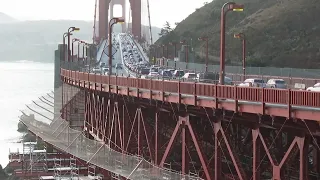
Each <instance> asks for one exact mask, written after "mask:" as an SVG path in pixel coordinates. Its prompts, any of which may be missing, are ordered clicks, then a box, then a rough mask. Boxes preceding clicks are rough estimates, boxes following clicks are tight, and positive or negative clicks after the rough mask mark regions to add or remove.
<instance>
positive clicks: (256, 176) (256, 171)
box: [252, 129, 261, 180]
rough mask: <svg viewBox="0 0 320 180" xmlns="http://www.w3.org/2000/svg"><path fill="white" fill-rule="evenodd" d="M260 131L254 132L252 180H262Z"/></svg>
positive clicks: (254, 130)
mask: <svg viewBox="0 0 320 180" xmlns="http://www.w3.org/2000/svg"><path fill="white" fill-rule="evenodd" d="M258 133H259V130H256V129H253V130H252V148H253V157H252V173H253V175H252V180H260V176H261V173H260V160H261V157H260V150H261V147H260V144H261V142H260V140H259V139H258V136H259V134H258Z"/></svg>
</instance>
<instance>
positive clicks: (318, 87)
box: [307, 83, 320, 92]
mask: <svg viewBox="0 0 320 180" xmlns="http://www.w3.org/2000/svg"><path fill="white" fill-rule="evenodd" d="M307 91H315V92H320V83H316V84H315V85H313V86H311V87H308V88H307Z"/></svg>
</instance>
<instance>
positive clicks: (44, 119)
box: [20, 85, 201, 180]
mask: <svg viewBox="0 0 320 180" xmlns="http://www.w3.org/2000/svg"><path fill="white" fill-rule="evenodd" d="M74 89H75V87H71V86H66V85H65V86H64V90H63V92H64V93H67V94H68V96H67V97H68V98H67V99H66V101H70V100H71V99H72V98H73V97H74V96H75V95H76V94H77V93H78V92H79V90H74ZM59 90H60V91H61V89H58V90H57V91H59ZM59 95H60V97H59ZM48 96H49V98H52V99H56V98H57V99H61V93H54V95H52V94H49V95H48ZM49 98H48V99H49ZM36 103H37V104H35V103H32V104H30V105H28V106H27V108H26V109H25V110H24V111H22V113H23V115H22V116H21V117H20V121H21V122H23V123H24V124H25V125H26V126H27V127H28V129H29V130H30V131H32V132H33V133H34V134H36V136H38V137H41V138H42V139H43V140H44V141H46V142H48V143H50V144H52V145H53V146H55V147H57V148H58V149H60V150H62V151H64V152H66V153H68V154H71V155H73V156H75V157H77V158H79V159H81V160H83V161H86V162H88V163H89V164H93V165H96V166H99V167H100V168H102V169H105V170H107V171H109V172H111V173H113V174H114V175H113V177H114V178H115V179H116V178H118V177H119V176H121V177H125V178H127V179H138V180H141V179H185V180H191V179H201V178H199V177H192V176H189V175H183V174H181V173H180V172H173V171H172V170H170V169H164V168H161V167H158V166H157V165H154V164H152V163H150V162H148V161H147V160H145V159H143V158H142V157H138V156H135V155H128V154H125V153H120V152H117V151H115V150H113V149H112V148H110V146H109V145H108V144H107V143H101V142H98V141H95V140H91V139H89V138H87V137H86V136H85V135H84V133H83V132H82V131H78V130H75V129H72V128H70V126H69V123H68V122H67V121H66V120H64V119H62V118H61V117H60V116H57V115H55V114H54V113H52V112H54V111H53V110H52V109H53V108H52V106H50V105H49V106H48V105H47V104H45V103H41V102H36ZM44 109H47V110H44ZM69 168H70V167H69ZM57 170H58V169H57ZM56 172H57V173H58V171H56ZM58 175H59V174H58Z"/></svg>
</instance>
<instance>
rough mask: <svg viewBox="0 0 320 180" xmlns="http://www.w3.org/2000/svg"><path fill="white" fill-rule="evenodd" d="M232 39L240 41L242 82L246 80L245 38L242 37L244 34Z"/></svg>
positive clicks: (236, 35)
mask: <svg viewBox="0 0 320 180" xmlns="http://www.w3.org/2000/svg"><path fill="white" fill-rule="evenodd" d="M234 38H237V39H240V40H242V71H243V77H242V80H243V81H244V80H245V79H246V36H245V35H244V33H239V34H235V35H234Z"/></svg>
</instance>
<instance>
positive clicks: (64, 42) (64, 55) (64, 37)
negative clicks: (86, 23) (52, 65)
mask: <svg viewBox="0 0 320 180" xmlns="http://www.w3.org/2000/svg"><path fill="white" fill-rule="evenodd" d="M68 34H70V35H73V34H72V33H68V32H65V33H63V36H62V42H63V49H62V55H63V58H62V59H63V61H65V58H66V48H65V46H66V37H67V36H68ZM62 59H61V60H62Z"/></svg>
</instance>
